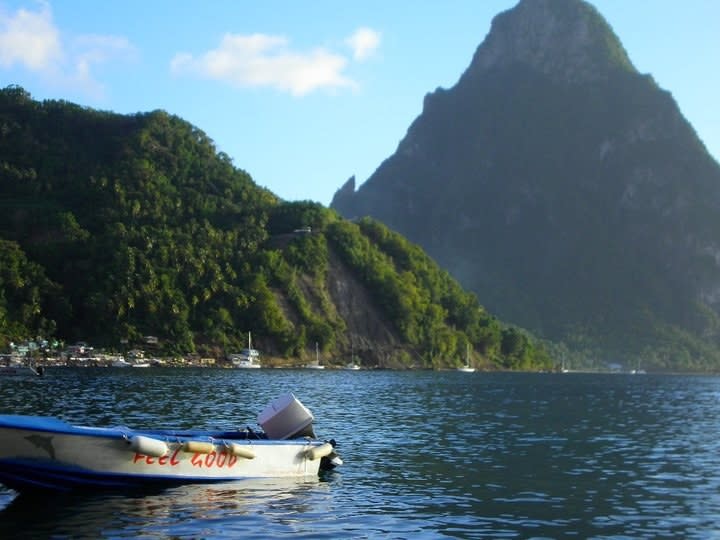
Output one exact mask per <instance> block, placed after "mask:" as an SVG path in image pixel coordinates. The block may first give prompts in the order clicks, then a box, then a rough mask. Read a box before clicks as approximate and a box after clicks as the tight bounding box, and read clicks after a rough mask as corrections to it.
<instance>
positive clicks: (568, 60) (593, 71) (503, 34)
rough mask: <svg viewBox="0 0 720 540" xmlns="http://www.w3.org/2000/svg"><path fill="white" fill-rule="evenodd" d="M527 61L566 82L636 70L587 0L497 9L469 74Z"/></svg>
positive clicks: (535, 0)
mask: <svg viewBox="0 0 720 540" xmlns="http://www.w3.org/2000/svg"><path fill="white" fill-rule="evenodd" d="M512 64H524V65H529V66H531V67H533V68H534V69H536V70H538V71H540V72H542V73H545V74H546V75H549V76H551V77H552V78H553V79H559V80H561V81H563V82H591V81H595V80H600V79H604V78H606V76H607V73H608V72H609V71H614V70H617V69H621V70H628V71H634V70H635V68H634V67H633V65H632V63H631V62H630V59H629V57H628V55H627V53H626V52H625V49H624V48H623V46H622V44H621V43H620V40H619V39H618V38H617V36H616V35H615V33H614V32H613V30H612V28H611V27H610V25H609V24H608V23H607V22H606V21H605V19H604V18H603V17H602V15H600V13H598V11H597V10H596V9H595V8H594V7H593V6H592V5H590V4H588V3H587V2H585V1H584V0H521V1H520V2H519V3H518V4H517V5H516V6H515V7H514V8H512V9H510V10H508V11H505V12H503V13H500V14H498V15H497V16H496V17H495V18H494V19H493V22H492V26H491V29H490V32H489V34H488V35H487V37H486V39H485V41H484V42H483V43H482V44H481V45H480V46H479V47H478V49H477V51H476V52H475V56H474V57H473V61H472V63H471V65H470V68H469V69H468V71H467V72H466V76H467V75H470V76H472V75H474V74H481V73H484V72H486V71H488V70H491V69H493V68H496V67H505V66H509V65H512Z"/></svg>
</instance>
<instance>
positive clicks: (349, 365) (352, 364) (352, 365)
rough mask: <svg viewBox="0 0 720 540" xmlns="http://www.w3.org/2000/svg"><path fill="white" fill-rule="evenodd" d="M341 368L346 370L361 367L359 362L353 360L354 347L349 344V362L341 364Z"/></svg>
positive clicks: (355, 369)
mask: <svg viewBox="0 0 720 540" xmlns="http://www.w3.org/2000/svg"><path fill="white" fill-rule="evenodd" d="M343 369H345V370H348V371H358V370H360V369H362V368H361V367H360V364H359V363H357V362H356V361H355V348H354V347H352V345H351V346H350V362H348V363H347V364H345V365H344V366H343Z"/></svg>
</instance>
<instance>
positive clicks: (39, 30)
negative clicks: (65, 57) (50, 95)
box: [0, 4, 62, 71]
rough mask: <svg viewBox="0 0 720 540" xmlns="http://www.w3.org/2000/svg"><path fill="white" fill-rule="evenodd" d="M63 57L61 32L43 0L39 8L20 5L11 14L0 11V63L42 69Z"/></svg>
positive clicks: (48, 67)
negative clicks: (54, 23) (36, 9)
mask: <svg viewBox="0 0 720 540" xmlns="http://www.w3.org/2000/svg"><path fill="white" fill-rule="evenodd" d="M61 58H62V47H61V44H60V35H59V32H58V30H57V28H55V26H54V25H53V22H52V13H51V11H50V7H49V6H48V5H47V4H41V5H40V10H39V11H36V12H32V11H27V10H25V9H19V10H17V11H16V12H15V13H13V14H11V15H5V14H4V13H0V66H2V67H12V66H14V65H15V64H20V65H23V66H24V67H25V68H27V69H29V70H31V71H43V70H47V69H51V68H52V66H53V65H54V64H55V63H56V62H58V61H59V60H60V59H61Z"/></svg>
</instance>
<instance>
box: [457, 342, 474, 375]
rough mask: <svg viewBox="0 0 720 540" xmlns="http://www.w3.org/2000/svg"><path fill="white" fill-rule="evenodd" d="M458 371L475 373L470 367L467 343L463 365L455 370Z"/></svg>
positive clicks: (468, 345)
mask: <svg viewBox="0 0 720 540" xmlns="http://www.w3.org/2000/svg"><path fill="white" fill-rule="evenodd" d="M457 370H458V371H462V372H464V373H473V372H474V371H475V368H474V367H472V366H471V365H470V344H469V343H468V344H467V346H466V347H465V363H464V364H463V365H462V366H460V367H459V368H457Z"/></svg>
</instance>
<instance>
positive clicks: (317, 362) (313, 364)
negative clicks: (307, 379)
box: [305, 341, 325, 369]
mask: <svg viewBox="0 0 720 540" xmlns="http://www.w3.org/2000/svg"><path fill="white" fill-rule="evenodd" d="M305 368H306V369H325V366H322V365H320V350H319V349H318V344H317V341H316V342H315V361H314V362H310V363H308V364H305Z"/></svg>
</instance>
